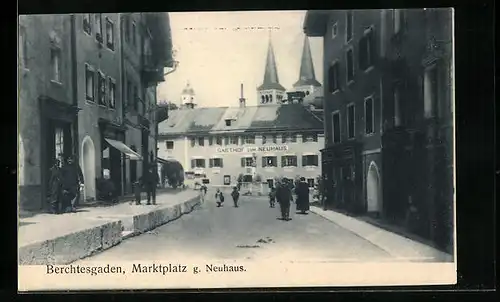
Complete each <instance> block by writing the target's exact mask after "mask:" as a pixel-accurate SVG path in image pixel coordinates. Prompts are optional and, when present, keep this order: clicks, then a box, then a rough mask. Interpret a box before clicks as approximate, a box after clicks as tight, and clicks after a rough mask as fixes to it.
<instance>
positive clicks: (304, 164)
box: [302, 156, 307, 167]
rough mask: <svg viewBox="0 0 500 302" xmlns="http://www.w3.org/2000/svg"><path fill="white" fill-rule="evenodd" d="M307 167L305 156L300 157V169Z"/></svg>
mask: <svg viewBox="0 0 500 302" xmlns="http://www.w3.org/2000/svg"><path fill="white" fill-rule="evenodd" d="M306 165H307V156H302V167H305V166H306Z"/></svg>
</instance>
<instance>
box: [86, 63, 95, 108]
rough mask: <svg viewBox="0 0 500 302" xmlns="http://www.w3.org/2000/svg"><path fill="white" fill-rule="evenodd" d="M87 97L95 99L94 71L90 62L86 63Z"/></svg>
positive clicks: (87, 98)
mask: <svg viewBox="0 0 500 302" xmlns="http://www.w3.org/2000/svg"><path fill="white" fill-rule="evenodd" d="M85 99H86V100H87V101H90V102H93V101H94V71H93V70H92V68H91V67H90V66H89V65H88V64H85Z"/></svg>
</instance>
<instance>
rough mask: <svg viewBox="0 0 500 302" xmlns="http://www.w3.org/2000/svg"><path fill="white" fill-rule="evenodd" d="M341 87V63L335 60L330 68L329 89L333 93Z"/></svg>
mask: <svg viewBox="0 0 500 302" xmlns="http://www.w3.org/2000/svg"><path fill="white" fill-rule="evenodd" d="M339 88H340V85H339V63H337V62H335V63H333V64H332V65H330V67H329V68H328V91H329V92H330V93H333V92H335V91H337V90H339Z"/></svg>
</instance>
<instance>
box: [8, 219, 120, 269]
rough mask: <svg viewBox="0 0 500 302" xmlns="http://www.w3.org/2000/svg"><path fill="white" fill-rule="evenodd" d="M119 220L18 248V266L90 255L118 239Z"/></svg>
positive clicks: (70, 259)
mask: <svg viewBox="0 0 500 302" xmlns="http://www.w3.org/2000/svg"><path fill="white" fill-rule="evenodd" d="M121 229H122V224H121V221H119V220H116V221H111V222H106V223H103V224H101V225H98V226H95V227H92V228H89V229H84V230H81V231H77V232H74V233H71V234H67V235H64V236H61V237H57V238H54V239H50V240H45V241H42V242H36V243H32V244H29V245H26V246H22V247H19V249H18V263H19V265H47V264H68V263H71V262H73V261H75V260H78V259H82V258H85V257H88V256H91V255H92V254H94V253H96V252H98V251H101V250H105V249H109V248H111V247H113V246H115V245H117V244H118V243H120V241H121Z"/></svg>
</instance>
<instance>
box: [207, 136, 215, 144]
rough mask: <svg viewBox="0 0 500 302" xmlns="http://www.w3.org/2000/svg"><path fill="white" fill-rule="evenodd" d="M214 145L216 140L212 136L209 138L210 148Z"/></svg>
mask: <svg viewBox="0 0 500 302" xmlns="http://www.w3.org/2000/svg"><path fill="white" fill-rule="evenodd" d="M213 144H214V138H213V137H211V136H210V137H209V138H208V145H209V146H212V145H213Z"/></svg>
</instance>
